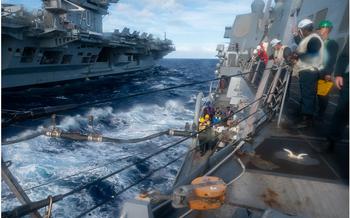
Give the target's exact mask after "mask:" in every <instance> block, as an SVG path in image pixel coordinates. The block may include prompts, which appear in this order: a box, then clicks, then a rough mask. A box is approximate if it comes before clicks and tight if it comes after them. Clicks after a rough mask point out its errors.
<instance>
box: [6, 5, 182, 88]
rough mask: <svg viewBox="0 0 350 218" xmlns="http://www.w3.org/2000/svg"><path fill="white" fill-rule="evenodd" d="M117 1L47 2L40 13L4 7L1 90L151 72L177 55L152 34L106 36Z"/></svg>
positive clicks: (110, 34)
mask: <svg viewBox="0 0 350 218" xmlns="http://www.w3.org/2000/svg"><path fill="white" fill-rule="evenodd" d="M111 3H118V0H45V1H43V7H42V9H38V10H36V11H34V12H29V11H27V10H26V9H25V8H24V7H23V6H21V5H13V4H2V7H1V18H2V23H1V24H2V25H1V28H2V34H1V37H2V48H1V56H2V58H1V64H2V69H1V70H2V88H5V89H7V88H18V87H23V86H33V85H40V84H47V83H56V82H64V81H68V80H76V79H84V78H91V77H99V76H105V75H112V74H122V73H128V72H134V71H140V70H145V69H149V68H151V67H152V66H154V64H155V61H156V60H159V59H161V58H162V57H163V56H165V55H167V54H168V53H169V52H171V51H174V50H175V48H174V46H173V45H172V41H171V40H168V39H163V40H161V39H159V38H154V37H153V35H152V34H147V33H140V32H137V31H134V32H132V33H131V32H130V30H129V29H128V28H124V29H123V30H122V31H119V30H115V31H114V32H112V33H104V32H103V30H102V21H103V16H104V15H106V14H108V8H109V6H110V4H111Z"/></svg>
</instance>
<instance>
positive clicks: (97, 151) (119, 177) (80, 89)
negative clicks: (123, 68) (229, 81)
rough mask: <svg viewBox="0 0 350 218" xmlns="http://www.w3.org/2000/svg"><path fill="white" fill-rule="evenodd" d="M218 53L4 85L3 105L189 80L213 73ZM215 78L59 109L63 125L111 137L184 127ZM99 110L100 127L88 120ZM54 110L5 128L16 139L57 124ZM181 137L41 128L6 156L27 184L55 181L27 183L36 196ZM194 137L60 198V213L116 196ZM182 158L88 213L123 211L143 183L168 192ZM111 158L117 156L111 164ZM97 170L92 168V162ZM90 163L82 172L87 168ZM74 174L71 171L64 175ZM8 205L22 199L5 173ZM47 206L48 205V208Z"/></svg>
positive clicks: (100, 95)
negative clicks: (58, 80)
mask: <svg viewBox="0 0 350 218" xmlns="http://www.w3.org/2000/svg"><path fill="white" fill-rule="evenodd" d="M216 64H217V60H215V59H205V60H204V59H203V60H202V59H163V60H161V61H160V62H159V65H157V66H155V67H154V68H153V69H151V70H148V71H145V72H138V73H136V74H133V75H123V76H115V77H106V78H101V79H99V80H90V81H84V82H79V83H76V84H67V85H57V86H54V87H50V88H31V89H27V90H24V91H22V92H11V93H4V92H3V96H2V107H3V109H4V108H5V109H14V110H28V109H30V108H38V107H43V106H48V105H49V106H55V105H64V104H70V103H84V102H92V101H95V100H101V99H109V98H114V97H118V96H124V95H130V94H133V93H139V92H143V91H147V90H154V89H163V88H166V87H171V86H177V85H181V84H184V83H192V82H196V81H203V80H208V79H212V78H214V71H215V66H216ZM209 86H210V84H209V83H204V84H199V85H194V86H188V87H184V88H179V89H173V90H169V91H164V92H159V93H156V94H151V95H143V96H138V97H134V98H125V99H122V100H117V101H110V102H107V103H104V104H100V105H94V106H86V107H82V108H78V109H74V110H70V111H64V112H60V113H58V114H57V120H56V123H57V127H58V128H60V129H61V130H64V131H70V132H81V133H88V132H91V131H95V132H96V133H99V134H102V135H104V136H108V137H112V138H123V139H129V138H139V137H144V136H147V135H150V134H153V133H156V132H160V131H164V130H167V129H183V128H184V126H185V123H186V122H189V123H191V122H192V120H193V115H194V114H193V110H194V104H195V100H196V95H197V94H198V92H200V91H201V92H204V93H205V94H207V93H208V91H209ZM89 115H93V117H94V125H93V130H92V129H91V128H89V127H88V116H89ZM50 122H51V121H50V117H44V118H39V119H35V120H28V121H23V122H20V123H16V124H13V125H10V126H8V127H6V128H3V129H2V140H5V139H6V140H12V139H17V138H20V137H23V136H26V135H30V134H32V133H33V132H35V131H38V130H41V129H42V128H44V127H48V126H50ZM180 139H181V138H179V137H170V136H161V137H159V138H155V139H152V140H149V141H145V142H141V143H136V144H113V143H98V142H77V141H68V140H64V139H59V138H48V137H46V136H39V137H36V138H34V139H31V140H28V141H24V142H20V143H16V144H12V145H3V146H2V157H3V159H4V160H5V161H11V163H12V164H11V165H10V167H9V169H10V170H11V172H12V173H13V174H14V176H15V177H16V178H17V179H18V181H19V183H20V184H21V185H22V187H23V188H24V189H30V188H31V187H33V186H37V185H40V184H43V183H46V182H48V181H53V180H55V181H54V182H52V183H50V184H48V185H44V186H41V187H38V188H35V189H31V190H28V191H26V192H27V194H28V196H29V197H30V199H31V200H32V201H37V200H41V199H44V198H47V197H48V196H49V195H52V196H54V195H57V194H63V193H66V192H69V191H70V190H72V189H74V188H76V187H78V186H80V185H82V184H85V183H87V182H91V181H94V180H96V179H97V178H99V177H102V176H104V175H107V174H109V173H111V172H113V171H116V170H118V169H120V168H122V167H123V166H126V165H128V164H130V163H134V162H137V161H138V160H140V159H141V158H143V157H146V156H148V155H149V154H151V153H154V152H156V151H157V150H159V149H161V148H162V147H165V146H167V145H170V144H171V143H174V142H176V141H178V140H180ZM189 144H190V140H188V141H185V142H183V143H181V144H179V145H178V146H176V147H174V148H172V149H169V150H167V151H166V152H164V153H161V154H159V155H157V156H154V157H153V158H151V159H149V160H148V161H146V162H143V163H141V164H137V165H135V166H134V167H131V168H128V169H127V170H125V171H123V172H121V173H118V174H116V175H115V176H112V177H110V178H108V179H106V180H104V181H102V182H100V183H98V184H97V185H96V186H94V187H91V188H89V189H87V190H83V191H81V192H80V193H77V194H74V195H71V196H69V197H67V198H65V199H64V200H62V201H60V202H57V203H54V205H53V217H75V216H77V215H79V214H80V213H82V212H84V211H85V210H87V209H89V208H91V207H93V206H94V205H96V204H98V203H100V202H101V201H104V200H106V199H109V198H111V196H113V193H116V192H118V191H120V190H122V189H123V188H124V187H127V186H128V185H130V184H132V183H134V182H135V181H137V180H139V179H140V178H142V177H144V176H145V175H147V174H148V173H149V172H152V170H154V169H156V168H158V167H160V166H162V165H165V164H167V163H168V162H170V161H171V160H173V159H175V158H177V157H180V156H183V157H184V154H185V152H186V150H187V147H188V145H189ZM181 161H182V158H181V159H180V160H179V161H176V162H175V163H174V164H171V165H170V166H168V167H166V168H165V169H162V170H160V171H157V172H156V173H155V174H153V175H152V177H150V178H148V179H146V180H144V181H143V182H141V183H140V184H138V185H137V186H135V187H133V188H131V189H129V190H127V191H126V192H124V193H122V194H121V195H118V196H115V197H114V198H113V199H112V200H111V201H109V203H107V204H105V205H103V206H101V207H99V208H97V209H95V210H93V211H92V212H91V213H89V214H88V215H87V217H99V218H100V217H117V216H118V215H119V213H120V209H121V206H122V205H123V202H124V201H125V200H126V199H131V198H134V197H136V196H137V195H138V194H139V193H140V191H145V190H160V191H161V192H166V190H169V189H170V188H171V186H172V183H173V181H174V178H175V176H176V173H177V170H178V168H179V167H180V165H181ZM107 163H110V164H108V165H106V164H107ZM99 166H102V167H100V168H97V169H95V170H89V169H92V168H96V167H99ZM81 171H84V172H83V173H80V174H79V172H81ZM73 174H74V175H75V174H76V175H75V176H72V177H69V178H66V179H62V180H57V179H58V178H62V177H67V176H70V175H73ZM1 191H2V193H1V195H2V199H1V202H2V206H1V209H2V211H8V210H11V209H13V208H14V207H16V206H19V205H20V203H19V202H18V201H17V200H16V198H14V196H12V195H10V191H9V189H8V187H7V185H6V184H5V183H4V182H3V181H2V190H1ZM41 212H42V213H43V210H41Z"/></svg>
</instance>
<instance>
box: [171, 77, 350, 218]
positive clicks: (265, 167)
mask: <svg viewBox="0 0 350 218" xmlns="http://www.w3.org/2000/svg"><path fill="white" fill-rule="evenodd" d="M250 88H252V89H254V87H250ZM226 92H227V90H226V91H225V92H224V93H222V94H219V93H216V95H217V97H216V101H215V104H216V105H219V106H221V107H225V106H228V105H230V98H228V97H227V96H226ZM290 92H291V93H293V94H292V97H289V98H288V101H286V104H285V112H284V119H285V120H288V122H285V123H284V125H281V126H282V127H280V128H279V127H277V118H275V119H273V120H272V121H270V122H268V123H265V124H263V126H260V129H259V130H258V131H257V133H256V134H255V135H254V137H252V140H251V141H249V144H250V145H251V146H252V147H253V149H254V152H253V153H249V152H248V153H241V154H237V155H236V157H235V156H234V155H232V156H229V158H228V159H227V160H226V161H225V163H221V164H220V166H219V167H218V168H217V169H216V170H215V171H214V172H212V174H211V175H215V176H219V177H221V178H223V179H224V180H225V182H227V183H228V184H229V186H228V189H227V195H226V200H225V204H224V205H223V206H222V207H221V208H220V209H216V210H209V211H192V210H181V211H182V212H181V213H180V214H181V215H180V217H247V218H248V217H290V216H292V217H320V218H328V217H329V218H331V217H332V218H333V217H348V216H349V211H348V208H349V207H348V205H349V196H348V192H349V187H348V181H349V167H348V166H349V165H348V162H349V146H348V144H349V143H348V138H349V137H348V133H347V134H346V135H345V136H344V139H343V140H341V141H339V142H338V143H336V145H335V149H334V151H333V152H331V153H330V152H329V153H319V152H317V148H318V147H319V146H320V145H322V144H324V143H326V138H325V137H324V136H325V134H326V131H327V129H328V126H329V123H330V119H331V117H332V114H333V112H334V110H335V107H336V102H337V94H336V91H334V92H333V93H332V94H331V98H330V104H329V106H328V109H327V111H326V115H325V117H324V120H323V121H322V122H321V121H319V122H316V123H315V125H314V126H313V127H312V128H304V129H297V128H294V127H293V126H291V125H292V124H293V122H294V121H296V120H297V119H298V117H297V113H295V111H296V109H297V108H298V104H299V103H298V98H299V96H298V95H299V93H298V83H297V81H294V80H292V83H291V86H290ZM286 108H287V110H286ZM347 128H348V127H347ZM345 131H346V130H344V132H345ZM346 132H348V130H347V131H346ZM284 149H288V150H290V151H292V152H293V153H294V154H296V155H297V154H301V153H304V154H307V155H306V156H305V158H304V159H302V160H297V159H290V158H288V156H287V153H286V152H285V150H284ZM237 157H238V158H239V159H240V160H241V162H242V163H243V165H242V166H241V167H240V166H239V162H237ZM178 212H179V211H177V213H176V214H177V215H175V216H178V215H179V213H178ZM285 214H289V215H290V216H287V215H285Z"/></svg>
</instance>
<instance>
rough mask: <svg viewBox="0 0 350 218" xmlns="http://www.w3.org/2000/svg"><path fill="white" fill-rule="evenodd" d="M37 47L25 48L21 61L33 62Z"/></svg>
mask: <svg viewBox="0 0 350 218" xmlns="http://www.w3.org/2000/svg"><path fill="white" fill-rule="evenodd" d="M35 51H36V48H32V47H25V48H24V49H23V53H22V57H21V63H32V62H33V58H34V55H35Z"/></svg>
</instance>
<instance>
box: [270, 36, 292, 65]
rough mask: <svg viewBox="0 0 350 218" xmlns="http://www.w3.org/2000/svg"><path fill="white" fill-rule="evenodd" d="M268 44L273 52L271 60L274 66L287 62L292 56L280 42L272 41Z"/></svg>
mask: <svg viewBox="0 0 350 218" xmlns="http://www.w3.org/2000/svg"><path fill="white" fill-rule="evenodd" d="M270 43H271V47H272V49H273V50H274V53H273V60H274V63H275V64H280V63H282V62H283V61H284V60H286V61H287V60H288V59H289V57H290V56H291V54H292V51H291V49H290V48H288V47H287V46H285V45H282V43H281V40H279V39H272V40H271V42H270Z"/></svg>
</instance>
